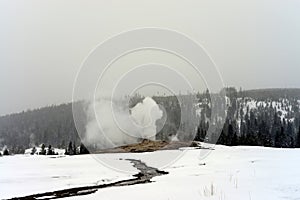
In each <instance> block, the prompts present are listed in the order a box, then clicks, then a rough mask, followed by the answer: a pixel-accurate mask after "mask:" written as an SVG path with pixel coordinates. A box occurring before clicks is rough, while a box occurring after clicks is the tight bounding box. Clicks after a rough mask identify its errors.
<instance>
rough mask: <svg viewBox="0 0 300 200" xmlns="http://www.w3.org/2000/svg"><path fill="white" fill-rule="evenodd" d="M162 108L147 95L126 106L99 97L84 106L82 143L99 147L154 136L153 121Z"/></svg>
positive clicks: (135, 141)
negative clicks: (85, 121)
mask: <svg viewBox="0 0 300 200" xmlns="http://www.w3.org/2000/svg"><path fill="white" fill-rule="evenodd" d="M162 116H163V111H162V110H160V108H159V106H158V105H157V103H156V102H155V101H154V100H153V99H152V98H150V97H146V98H144V99H143V101H142V102H140V103H138V104H136V105H135V106H134V107H133V108H131V109H129V108H128V106H126V104H124V101H123V102H122V101H112V100H110V99H100V100H99V101H96V102H95V103H94V104H91V105H89V108H88V123H87V125H86V132H85V135H84V136H83V138H82V139H83V140H84V143H85V144H87V145H89V146H91V145H93V146H95V147H97V148H99V149H106V148H113V147H117V146H122V145H126V144H133V143H137V142H138V141H139V140H140V139H152V140H154V139H155V135H156V133H157V127H156V121H157V120H159V119H161V118H162Z"/></svg>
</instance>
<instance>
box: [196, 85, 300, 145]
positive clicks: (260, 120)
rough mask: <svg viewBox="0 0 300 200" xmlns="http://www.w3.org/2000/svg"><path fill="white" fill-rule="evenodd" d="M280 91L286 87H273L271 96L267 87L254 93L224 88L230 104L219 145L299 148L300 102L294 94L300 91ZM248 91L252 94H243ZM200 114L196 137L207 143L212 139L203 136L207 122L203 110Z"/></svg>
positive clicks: (297, 95) (207, 125)
mask: <svg viewBox="0 0 300 200" xmlns="http://www.w3.org/2000/svg"><path fill="white" fill-rule="evenodd" d="M282 91H285V90H275V91H274V93H273V95H270V93H271V94H272V92H271V91H270V90H267V92H265V91H263V90H259V91H257V93H255V91H251V92H243V91H242V90H240V91H239V92H238V91H237V90H236V89H235V88H227V89H226V96H227V97H228V98H229V100H230V103H229V105H228V110H227V117H226V121H225V124H224V126H223V129H222V132H221V135H220V137H219V138H218V144H224V145H229V146H236V145H255V146H267V147H278V148H294V147H300V125H299V124H300V113H299V106H300V102H299V94H298V93H297V94H294V93H295V91H298V92H299V90H292V91H288V92H282ZM280 92H282V93H280ZM247 93H248V94H250V95H249V96H251V97H249V96H247V95H245V94H247ZM262 93H263V94H262ZM264 93H267V94H268V96H264ZM280 94H281V95H280ZM287 94H289V95H287ZM200 101H201V98H200ZM253 104H254V105H253ZM251 105H252V106H251ZM201 115H202V117H201V119H200V124H199V126H198V131H197V136H196V140H199V141H207V142H209V141H210V140H211V138H206V132H207V130H208V128H209V122H207V123H204V119H203V116H204V115H206V113H205V112H203V113H202V114H201Z"/></svg>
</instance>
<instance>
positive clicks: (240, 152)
mask: <svg viewBox="0 0 300 200" xmlns="http://www.w3.org/2000/svg"><path fill="white" fill-rule="evenodd" d="M178 151H179V150H174V151H158V152H153V153H143V154H99V155H93V156H91V155H85V156H71V157H68V156H67V157H57V158H53V157H49V156H28V155H24V156H9V157H1V158H0V199H3V198H9V197H16V196H23V195H29V194H34V193H39V192H45V191H54V190H58V189H62V188H70V187H77V186H83V185H95V184H103V183H106V182H114V181H116V180H121V179H127V178H130V177H131V176H132V175H133V174H135V173H136V172H137V171H136V169H134V168H133V167H132V164H130V162H128V161H126V160H120V158H134V159H141V160H142V161H144V162H145V163H146V164H147V165H149V166H154V167H156V166H159V165H160V163H159V162H158V160H159V158H160V157H161V158H163V157H165V156H166V155H172V154H178ZM200 151H203V150H196V149H189V150H187V151H186V153H185V154H184V155H183V157H181V158H180V159H179V160H178V161H177V162H175V163H173V164H171V165H170V166H167V167H166V168H164V169H162V170H164V171H168V172H170V174H168V175H164V176H159V177H155V178H153V181H154V182H153V183H149V184H141V185H133V186H123V187H111V188H104V189H99V190H98V191H97V192H96V193H94V194H90V195H87V196H77V197H70V198H67V199H131V200H134V199H139V200H140V199H143V200H147V199H149V200H150V199H151V200H153V199H155V200H159V199H164V200H165V199H170V200H171V199H172V200H173V199H178V200H181V199H189V200H191V199H214V200H226V199H227V200H235V199H236V200H245V199H246V200H247V199H249V200H255V199H258V200H261V199H262V200H267V199H270V200H279V199H291V200H292V199H293V200H295V199H300V149H272V148H263V147H225V146H216V148H215V150H213V151H212V152H211V154H209V156H207V157H206V158H205V159H202V160H201V159H199V154H200ZM206 151H209V150H206ZM95 158H100V159H101V160H102V161H105V162H107V163H113V165H114V166H118V167H119V168H123V169H124V170H126V171H129V172H128V173H123V172H120V171H115V170H113V169H112V168H108V167H106V166H104V165H102V164H100V163H99V162H97V160H95ZM154 158H156V159H154Z"/></svg>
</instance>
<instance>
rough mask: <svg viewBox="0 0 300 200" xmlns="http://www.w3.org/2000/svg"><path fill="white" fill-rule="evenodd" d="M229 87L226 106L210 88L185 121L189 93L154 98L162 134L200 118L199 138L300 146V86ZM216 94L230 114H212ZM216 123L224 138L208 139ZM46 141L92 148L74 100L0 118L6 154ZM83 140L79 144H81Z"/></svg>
mask: <svg viewBox="0 0 300 200" xmlns="http://www.w3.org/2000/svg"><path fill="white" fill-rule="evenodd" d="M223 92H225V93H226V96H227V98H228V99H229V102H228V103H227V104H226V105H225V104H224V103H222V101H218V99H217V98H216V96H217V95H215V94H210V93H209V91H208V90H206V91H204V92H203V93H198V94H197V102H194V103H195V105H197V106H196V107H195V108H198V114H195V113H191V114H190V115H189V118H188V119H187V120H186V121H183V122H182V121H181V116H182V115H184V114H186V113H181V112H185V110H189V109H190V107H189V104H188V103H186V102H188V101H189V97H188V96H184V95H182V96H181V97H180V99H179V100H180V102H179V100H178V98H177V97H176V96H155V97H153V99H154V100H155V101H156V102H157V103H158V104H159V106H162V107H164V109H165V111H166V112H167V117H166V118H165V123H164V124H160V123H161V122H160V121H158V122H157V126H158V127H161V126H163V127H161V129H160V131H159V132H158V134H157V136H156V138H157V139H159V140H170V138H171V137H172V136H174V135H175V134H176V133H177V132H178V130H179V131H187V132H189V133H190V132H193V131H194V130H193V128H194V127H193V126H194V125H193V123H191V122H194V121H195V119H196V120H197V125H196V126H195V130H196V129H197V131H196V133H195V140H198V141H207V142H210V141H211V142H213V141H215V140H218V143H219V144H225V145H260V146H269V147H282V148H287V147H299V148H300V136H299V134H300V133H299V129H300V109H299V103H300V90H297V89H291V90H289V89H284V90H283V89H273V90H270V89H268V90H250V91H242V90H239V91H237V90H236V89H235V88H226V89H224V91H223ZM211 98H214V99H217V100H216V101H215V102H216V104H215V105H214V106H216V107H218V109H220V110H222V109H225V107H226V108H227V117H226V118H225V117H224V116H225V115H224V114H220V115H219V116H212V113H211ZM141 100H142V96H136V97H135V98H134V99H132V101H131V102H130V106H134V105H135V104H136V103H138V102H140V101H141ZM76 105H78V108H79V109H77V112H79V113H81V114H82V116H83V119H82V128H84V124H86V121H85V120H86V117H85V105H84V104H83V103H82V102H78V103H76ZM181 108H183V109H181ZM218 117H219V118H221V119H224V121H225V123H224V124H223V123H221V122H220V121H218V119H215V118H218ZM214 126H215V127H214ZM186 127H191V129H190V130H188V129H186ZM212 127H213V128H216V129H214V130H217V129H220V130H222V131H221V132H222V134H221V136H220V137H219V138H218V137H217V136H216V135H212V136H211V138H207V131H208V130H209V128H212ZM188 138H189V137H188ZM179 139H182V140H184V139H185V138H184V137H182V138H179ZM70 141H71V142H70ZM40 144H51V145H53V147H57V148H61V149H66V154H69V155H74V154H79V153H82V152H87V149H86V148H85V147H83V146H82V145H80V144H81V140H80V137H79V136H78V133H77V130H76V127H75V124H74V121H73V114H72V104H62V105H59V106H48V107H45V108H40V109H36V110H29V111H26V112H22V113H18V114H12V115H7V116H2V117H0V148H2V147H4V146H7V149H8V150H7V152H5V153H12V154H16V153H24V150H25V149H27V148H32V147H34V146H39V145H40ZM78 144H79V147H78V146H77V147H76V145H78ZM74 146H75V147H74ZM80 146H81V147H80ZM48 148H49V146H48V147H45V149H46V154H47V149H48ZM50 149H51V148H50ZM74 149H75V150H74ZM3 154H4V152H3Z"/></svg>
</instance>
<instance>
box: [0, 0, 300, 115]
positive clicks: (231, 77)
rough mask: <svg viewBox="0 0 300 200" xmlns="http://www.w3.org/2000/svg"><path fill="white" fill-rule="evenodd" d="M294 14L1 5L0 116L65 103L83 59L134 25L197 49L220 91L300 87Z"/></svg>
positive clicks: (217, 1)
mask: <svg viewBox="0 0 300 200" xmlns="http://www.w3.org/2000/svg"><path fill="white" fill-rule="evenodd" d="M299 10H300V1H299V0H236V1H234V0H226V1H224V0H207V1H203V0H187V1H175V0H164V1H161V0H151V1H143V0H127V1H124V0H118V1H116V0H109V1H102V0H100V1H99V0H95V1H94V0H88V1H87V0H45V1H40V0H36V1H33V0H26V1H15V0H7V1H5V0H1V1H0V27H1V29H0V97H1V100H0V101H1V103H0V115H3V114H7V113H12V112H18V111H21V110H24V109H28V108H36V107H42V106H45V105H51V104H58V103H62V102H69V101H71V99H72V86H73V82H74V78H75V76H76V73H77V70H78V69H79V67H80V64H81V62H82V61H83V59H84V58H85V57H86V56H87V54H88V53H89V52H90V51H91V50H92V49H93V48H94V47H95V46H96V45H97V44H99V43H100V42H102V41H103V40H105V39H107V38H108V37H110V36H112V35H114V34H117V33H119V32H121V31H125V30H130V29H134V28H138V27H162V28H169V29H174V30H177V31H180V32H182V33H185V34H187V35H188V36H190V37H191V38H193V39H194V40H196V41H197V42H199V43H201V44H202V45H203V46H204V47H205V48H206V50H207V51H208V52H209V53H210V55H211V56H212V58H213V59H214V61H215V62H216V64H217V66H218V67H219V69H220V72H221V74H222V77H223V79H224V83H225V85H230V86H231V85H233V86H237V87H239V86H241V87H243V88H245V89H250V88H269V87H300V77H299V72H300V12H299Z"/></svg>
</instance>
